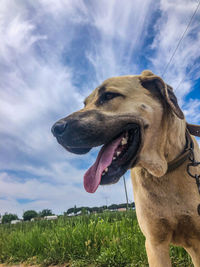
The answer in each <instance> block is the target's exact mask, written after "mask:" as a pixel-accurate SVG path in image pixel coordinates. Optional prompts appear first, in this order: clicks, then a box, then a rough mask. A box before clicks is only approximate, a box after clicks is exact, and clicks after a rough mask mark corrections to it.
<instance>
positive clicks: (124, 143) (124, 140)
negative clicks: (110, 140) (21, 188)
mask: <svg viewBox="0 0 200 267" xmlns="http://www.w3.org/2000/svg"><path fill="white" fill-rule="evenodd" d="M121 144H122V145H126V144H127V139H126V138H124V137H123V138H122V140H121Z"/></svg>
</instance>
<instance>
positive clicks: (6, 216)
mask: <svg viewBox="0 0 200 267" xmlns="http://www.w3.org/2000/svg"><path fill="white" fill-rule="evenodd" d="M13 220H18V216H17V215H16V214H12V213H5V214H4V215H3V217H2V223H10V222H11V221H13Z"/></svg>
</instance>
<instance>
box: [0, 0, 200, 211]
mask: <svg viewBox="0 0 200 267" xmlns="http://www.w3.org/2000/svg"><path fill="white" fill-rule="evenodd" d="M197 4H198V3H197V1H196V0H191V1H187V0H173V1H172V0H160V1H153V0H146V1H140V0H134V1H132V0H126V1H120V0H109V1H106V0H100V1H99V0H85V1H82V0H56V1H53V0H28V1H25V0H21V1H17V0H1V5H0V40H1V41H0V213H1V214H3V213H4V212H14V213H17V214H19V215H20V216H21V215H22V213H23V211H25V210H27V209H34V210H37V211H39V210H42V209H44V208H50V209H52V210H53V211H54V212H55V213H62V212H64V211H66V210H67V209H68V208H69V207H72V206H74V205H77V206H83V205H86V206H100V205H105V204H106V203H107V204H112V203H121V202H124V201H125V194H124V189H123V181H120V182H119V183H118V184H116V185H112V186H108V187H100V188H98V190H97V192H96V193H95V194H88V193H86V192H85V191H84V188H83V175H84V172H85V170H86V169H87V168H88V167H89V166H90V165H91V164H92V163H93V162H94V160H95V155H96V151H97V149H95V150H94V152H91V153H89V154H87V155H85V156H77V155H73V154H70V153H67V152H66V151H64V149H63V148H62V147H61V146H59V145H58V144H57V143H56V140H55V138H53V136H52V135H51V132H50V128H51V126H52V124H53V123H54V122H55V121H56V120H58V119H60V118H61V117H64V116H66V115H67V114H69V113H71V112H73V111H75V110H77V109H79V108H81V107H82V106H83V104H82V102H83V99H84V98H85V97H86V96H87V95H88V94H89V92H91V90H93V89H94V88H95V87H96V86H97V85H99V84H100V83H101V82H102V81H103V80H104V79H106V78H108V77H111V76H119V75H125V74H139V73H140V72H141V71H142V70H143V69H151V70H152V71H153V72H154V73H156V74H158V75H161V74H162V73H163V71H164V68H165V66H166V64H167V62H168V61H169V59H170V57H171V55H172V53H173V51H174V49H175V47H176V45H177V43H178V41H179V39H180V37H181V35H182V33H183V32H184V30H185V28H186V26H187V24H188V22H189V20H190V18H191V16H192V14H193V12H194V10H195V8H196V6H197ZM199 19H200V10H198V12H197V14H196V16H195V18H194V20H193V22H192V24H191V26H190V28H189V31H188V32H187V35H186V36H185V38H184V39H183V41H182V42H181V45H180V47H179V49H178V51H177V53H176V55H175V57H174V58H173V61H172V63H171V64H170V66H169V68H168V69H167V72H166V73H165V75H164V80H165V81H166V82H167V83H169V84H170V85H172V86H173V87H174V89H175V91H176V95H177V97H178V99H179V103H180V105H181V107H182V109H183V110H184V113H185V115H186V118H187V120H188V122H190V123H200V91H199V84H200V80H199V79H200V49H199V45H200V24H199ZM180 81H182V83H181V85H180V86H179V87H178V88H177V86H178V85H179V83H180ZM126 180H127V186H128V195H129V199H130V201H132V200H133V195H132V187H131V181H130V174H129V173H127V174H126Z"/></svg>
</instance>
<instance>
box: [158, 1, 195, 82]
mask: <svg viewBox="0 0 200 267" xmlns="http://www.w3.org/2000/svg"><path fill="white" fill-rule="evenodd" d="M199 6H200V1H199V2H198V5H197V7H196V9H195V11H194V13H193V15H192V17H191V18H190V21H189V23H188V25H187V27H186V29H185V31H184V32H183V35H182V36H181V38H180V40H179V41H178V44H177V46H176V48H175V50H174V52H173V54H172V55H171V57H170V59H169V61H168V63H167V65H166V67H165V69H164V71H163V73H162V77H164V75H165V73H166V71H167V69H168V67H169V65H170V63H171V61H172V59H173V58H174V56H175V54H176V51H177V49H178V48H179V46H180V43H181V42H182V40H183V38H184V37H185V34H186V32H187V30H188V28H189V27H190V25H191V23H192V20H193V18H194V17H195V15H196V13H197V11H198V9H199Z"/></svg>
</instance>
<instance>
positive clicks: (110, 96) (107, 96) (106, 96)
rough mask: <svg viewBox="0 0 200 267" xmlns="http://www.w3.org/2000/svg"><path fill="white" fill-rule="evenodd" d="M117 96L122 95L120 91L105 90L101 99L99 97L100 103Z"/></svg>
mask: <svg viewBox="0 0 200 267" xmlns="http://www.w3.org/2000/svg"><path fill="white" fill-rule="evenodd" d="M117 96H122V95H121V94H119V93H113V92H105V93H103V94H102V95H101V97H100V99H99V101H98V102H99V104H103V103H104V102H106V101H109V100H111V99H113V98H115V97H117Z"/></svg>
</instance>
